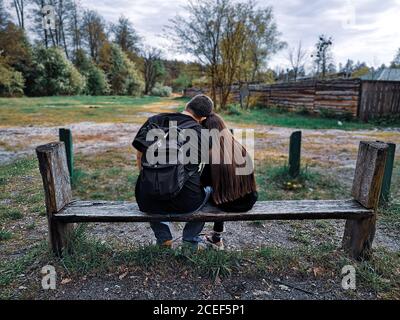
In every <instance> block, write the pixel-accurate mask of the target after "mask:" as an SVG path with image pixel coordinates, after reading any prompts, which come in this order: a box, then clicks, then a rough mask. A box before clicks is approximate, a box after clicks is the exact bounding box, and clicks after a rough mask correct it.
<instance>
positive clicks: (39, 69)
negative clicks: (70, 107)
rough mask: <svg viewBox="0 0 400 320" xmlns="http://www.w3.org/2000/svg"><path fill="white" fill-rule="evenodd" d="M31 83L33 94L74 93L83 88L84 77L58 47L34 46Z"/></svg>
mask: <svg viewBox="0 0 400 320" xmlns="http://www.w3.org/2000/svg"><path fill="white" fill-rule="evenodd" d="M31 78H32V80H31V81H32V85H31V86H30V88H29V89H30V92H29V93H30V94H31V95H35V96H53V95H75V94H79V93H80V92H81V91H82V88H85V86H86V84H85V79H84V77H82V76H81V75H80V73H79V72H78V70H77V69H76V68H75V67H74V65H73V64H72V63H71V62H70V61H68V60H67V59H66V57H65V54H64V53H63V51H62V50H61V49H59V48H48V49H46V48H44V47H42V46H39V47H36V48H35V49H34V54H33V68H32V74H31Z"/></svg>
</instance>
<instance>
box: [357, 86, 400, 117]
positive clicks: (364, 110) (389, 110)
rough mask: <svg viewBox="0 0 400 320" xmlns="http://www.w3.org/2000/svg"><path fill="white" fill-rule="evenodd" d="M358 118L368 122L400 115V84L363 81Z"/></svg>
mask: <svg viewBox="0 0 400 320" xmlns="http://www.w3.org/2000/svg"><path fill="white" fill-rule="evenodd" d="M360 95H361V99H360V107H359V117H360V118H361V119H362V120H364V121H369V120H372V119H375V118H379V117H385V116H394V115H399V114H400V82H398V81H363V82H362V87H361V94H360Z"/></svg>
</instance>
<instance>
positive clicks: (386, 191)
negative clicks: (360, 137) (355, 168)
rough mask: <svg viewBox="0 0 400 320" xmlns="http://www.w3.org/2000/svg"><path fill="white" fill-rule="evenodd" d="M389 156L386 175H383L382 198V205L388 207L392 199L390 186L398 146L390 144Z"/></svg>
mask: <svg viewBox="0 0 400 320" xmlns="http://www.w3.org/2000/svg"><path fill="white" fill-rule="evenodd" d="M387 145H388V146H389V148H388V154H387V159H386V165H385V174H384V175H383V182H382V191H381V196H380V205H386V204H387V203H388V202H389V197H390V185H391V183H392V175H393V165H394V157H395V154H396V145H395V144H394V143H388V144H387Z"/></svg>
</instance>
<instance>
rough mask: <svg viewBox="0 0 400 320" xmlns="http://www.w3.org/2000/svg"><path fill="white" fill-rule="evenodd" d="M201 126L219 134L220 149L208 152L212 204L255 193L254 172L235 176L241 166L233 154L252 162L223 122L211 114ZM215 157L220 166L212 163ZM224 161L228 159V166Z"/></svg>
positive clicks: (217, 116)
mask: <svg viewBox="0 0 400 320" xmlns="http://www.w3.org/2000/svg"><path fill="white" fill-rule="evenodd" d="M202 124H203V126H204V127H205V128H207V129H209V130H212V129H217V130H218V131H219V132H220V141H219V143H220V148H212V149H211V151H210V168H211V187H212V188H213V194H212V198H213V200H214V202H215V203H216V204H223V203H227V202H231V201H235V200H237V199H240V198H242V197H244V196H246V195H248V194H249V193H252V192H256V191H257V186H256V180H255V177H254V170H253V172H252V173H251V174H249V175H237V174H236V169H237V168H240V167H242V165H238V164H237V163H236V158H235V156H234V155H235V152H238V153H239V154H240V153H241V154H242V156H243V157H244V158H245V159H246V162H248V161H250V162H251V164H252V161H251V158H250V155H249V154H248V152H247V150H246V149H245V148H244V147H243V146H242V145H241V144H240V143H239V142H238V141H237V140H236V139H235V137H234V136H233V135H232V133H231V132H230V131H229V129H228V127H227V126H226V124H225V122H224V120H223V119H222V118H221V117H220V116H219V115H217V114H215V113H213V114H211V115H210V116H209V117H208V118H207V119H206V120H204V121H203V123H202ZM218 153H219V154H218ZM215 157H219V159H220V164H213V163H212V160H213V159H215ZM225 159H229V162H228V163H229V164H225V163H224V160H225Z"/></svg>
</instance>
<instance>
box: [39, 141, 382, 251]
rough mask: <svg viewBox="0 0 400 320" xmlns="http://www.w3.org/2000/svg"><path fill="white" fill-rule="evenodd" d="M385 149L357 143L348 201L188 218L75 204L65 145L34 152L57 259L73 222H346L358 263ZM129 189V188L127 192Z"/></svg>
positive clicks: (126, 206)
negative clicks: (328, 220)
mask: <svg viewBox="0 0 400 320" xmlns="http://www.w3.org/2000/svg"><path fill="white" fill-rule="evenodd" d="M387 148H388V146H387V145H386V144H385V143H378V142H361V143H360V149H359V154H358V160H357V165H356V170H355V177H354V182H353V189H352V196H353V199H350V200H317V201H312V200H302V201H260V202H258V203H257V204H256V205H255V207H254V208H253V209H252V210H251V211H250V212H247V213H226V212H221V211H219V210H218V209H216V208H215V207H212V206H210V205H209V206H206V207H205V208H204V209H203V210H202V211H201V212H198V213H195V214H186V215H173V214H168V215H148V214H144V213H142V212H140V211H139V209H138V206H137V205H136V203H133V202H114V201H73V200H72V192H71V183H70V177H69V172H68V166H67V159H66V151H65V147H64V143H63V142H56V143H50V144H47V145H43V146H40V147H38V148H37V149H36V153H37V157H38V160H39V168H40V173H41V175H42V178H43V186H44V190H45V198H46V209H47V218H48V223H49V240H50V246H51V249H52V250H53V252H54V253H55V254H56V255H58V256H61V255H62V252H63V250H64V249H65V248H66V247H68V239H69V238H70V237H69V235H70V232H71V231H72V230H73V228H74V226H75V223H78V222H80V223H85V222H151V221H169V222H187V221H203V222H215V221H254V220H257V221H262V220H317V219H335V220H336V219H342V220H347V222H346V226H345V231H344V236H343V248H344V249H345V250H346V252H348V254H349V255H350V256H351V257H353V258H356V259H363V258H368V257H369V256H370V253H371V247H372V242H373V239H374V235H375V225H376V209H377V206H378V200H379V195H380V191H381V186H382V179H383V174H384V169H385V162H386V156H387ZM129 187H130V186H127V188H129Z"/></svg>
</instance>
